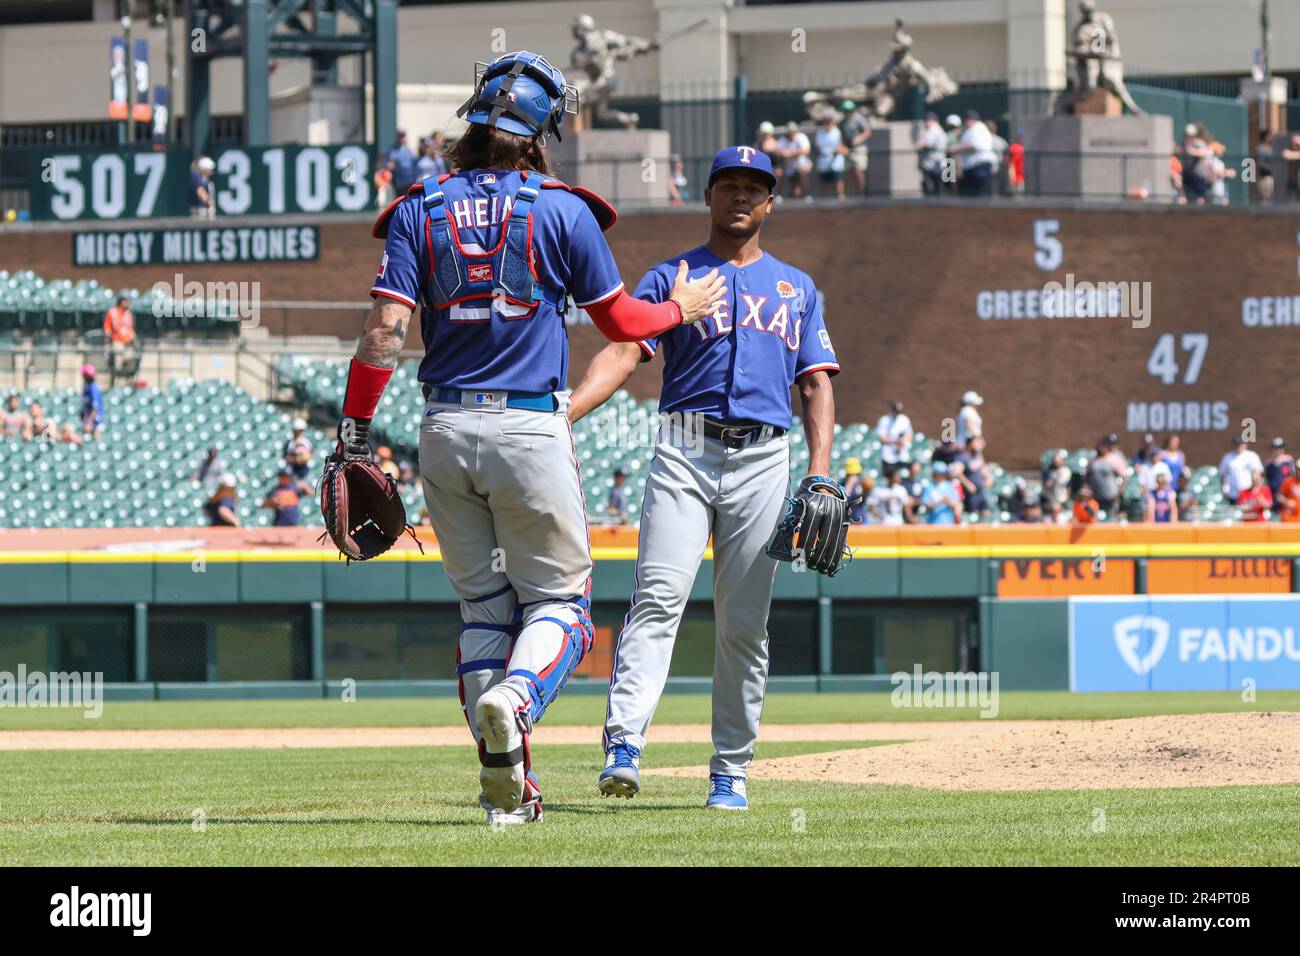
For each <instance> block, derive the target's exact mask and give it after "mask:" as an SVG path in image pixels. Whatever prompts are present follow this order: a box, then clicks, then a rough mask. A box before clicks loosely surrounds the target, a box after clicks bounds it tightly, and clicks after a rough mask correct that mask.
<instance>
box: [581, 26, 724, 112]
mask: <svg viewBox="0 0 1300 956" xmlns="http://www.w3.org/2000/svg"><path fill="white" fill-rule="evenodd" d="M707 22H708V21H707V20H699V21H697V22H695V23H692V24H691V25H690V26H689V27H686V29H684V30H678V31H677V32H676V33H673V34H670V35H668V36H658V35H656V36H654V37H652V38H651V39H649V40H647V39H643V38H642V37H629V36H624V35H623V34H621V33H616V32H615V31H613V30H602V29H600V28H599V27H597V26H596V21H595V20H594V19H593V18H592V17H590V16H588V15H587V14H585V13H584V14H582V15H581V16H579V17H577V18H576V19H575V20H574V21H573V38H574V39H575V40H577V41H578V45H577V46H575V47H574V48H573V53H572V54H570V56H569V63H570V65H572V66H574V67H576V68H577V69H579V70H581V71H582V75H581V76H579V77H577V82H576V86H577V88H578V93H579V95H580V96H581V102H582V104H583V105H584V106H590V107H591V109H592V116H593V118H594V120H595V121H596V122H597V123H599V124H600V125H602V126H622V127H623V128H624V129H636V126H637V123H639V122H640V121H641V117H639V116H638V115H637V114H636V113H625V112H624V111H622V110H618V109H615V108H614V107H612V106H610V105H609V101H610V99H611V98H613V96H614V91H615V89H616V87H617V85H618V77H617V76H616V75H615V72H614V64H615V63H618V62H619V61H620V60H630V59H632V57H634V56H644V55H645V54H647V53H653V52H654V51H655V50H658V49H659V48H660V47H661V46H663V44H664V42H665V41H666V40H669V39H673V38H675V37H678V36H682V35H683V34H686V33H689V32H690V31H692V30H694V29H696V28H697V27H699V26H702V25H703V24H705V23H707Z"/></svg>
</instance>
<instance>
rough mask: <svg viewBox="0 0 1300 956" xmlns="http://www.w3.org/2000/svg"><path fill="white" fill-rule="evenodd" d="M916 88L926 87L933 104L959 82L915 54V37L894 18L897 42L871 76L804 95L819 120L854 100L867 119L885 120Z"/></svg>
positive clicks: (809, 109)
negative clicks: (829, 89)
mask: <svg viewBox="0 0 1300 956" xmlns="http://www.w3.org/2000/svg"><path fill="white" fill-rule="evenodd" d="M913 87H920V88H922V89H924V90H925V101H926V102H927V103H933V102H935V101H936V100H941V99H943V98H944V97H945V96H951V95H952V94H954V93H956V92H957V90H958V88H959V87H958V84H957V82H956V81H955V80H953V79H952V78H951V77H949V76H948V71H947V70H945V69H943V67H934V68H933V69H931V68H928V67H926V66H925V65H924V64H923V63H921V61H920V60H918V59H917V58H916V57H914V56H912V37H911V36H910V35H909V34H908V33H907V32H906V31H905V30H904V29H903V21H902V20H895V21H894V44H893V48H892V49H891V51H890V54H889V59H888V60H886V61H885V63H884V64H883V65H882V66H881V67H880V68H879V69H878V70H876V72H875V73H873V74H872V75H871V76H869V77H867V79H866V80H865V81H864V82H862V83H859V84H857V85H855V86H841V87H838V88H836V89H833V90H831V91H830V92H829V93H827V92H822V91H820V90H809V91H808V92H807V93H805V94H804V95H803V101H804V105H805V106H806V107H807V109H808V115H809V116H810V117H812V118H813V119H814V120H817V121H818V122H820V121H821V120H822V118H823V117H824V116H838V111H837V110H836V109H835V106H834V105H832V104H836V103H842V102H844V101H845V100H852V101H853V102H855V103H858V104H860V105H861V107H862V109H863V112H864V113H865V114H866V116H867V117H868V119H875V120H884V119H886V118H888V116H889V114H890V113H892V112H893V111H894V107H895V106H896V105H897V104H898V102H899V101H900V100H902V98H903V97H904V96H906V95H907V93H908V91H909V90H911V89H912V88H913Z"/></svg>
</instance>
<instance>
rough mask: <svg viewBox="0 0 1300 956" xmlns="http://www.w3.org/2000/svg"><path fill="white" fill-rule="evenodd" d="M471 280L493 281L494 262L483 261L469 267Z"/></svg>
mask: <svg viewBox="0 0 1300 956" xmlns="http://www.w3.org/2000/svg"><path fill="white" fill-rule="evenodd" d="M469 281H470V282H491V281H492V263H490V262H482V263H479V264H478V265H473V266H470V267H469Z"/></svg>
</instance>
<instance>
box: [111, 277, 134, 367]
mask: <svg viewBox="0 0 1300 956" xmlns="http://www.w3.org/2000/svg"><path fill="white" fill-rule="evenodd" d="M104 334H105V335H106V336H108V376H109V381H110V382H111V381H112V380H113V379H114V378H115V377H116V376H117V366H118V358H119V356H120V355H121V354H122V353H123V352H125V351H126V350H127V349H131V348H135V316H134V315H132V314H131V300H130V299H129V298H127V297H126V296H124V295H119V296H118V297H117V305H115V306H113V308H111V309H109V310H108V314H107V315H105V316H104Z"/></svg>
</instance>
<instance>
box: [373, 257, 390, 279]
mask: <svg viewBox="0 0 1300 956" xmlns="http://www.w3.org/2000/svg"><path fill="white" fill-rule="evenodd" d="M387 271H388V253H386V252H385V253H384V258H382V259H380V260H379V272H378V273H377V274H376V275H375V278H376V279H382V278H383V277H384V273H385V272H387Z"/></svg>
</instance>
